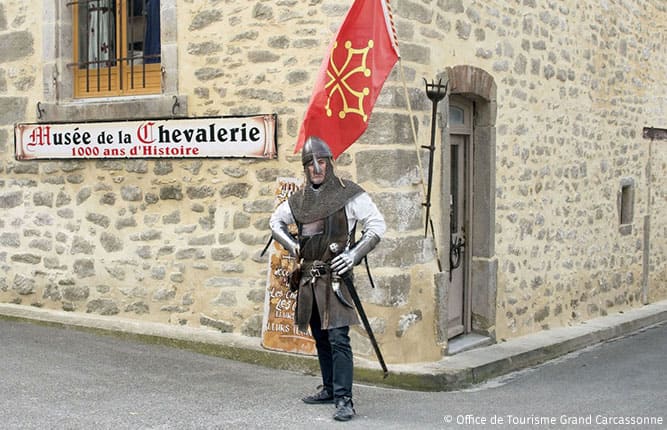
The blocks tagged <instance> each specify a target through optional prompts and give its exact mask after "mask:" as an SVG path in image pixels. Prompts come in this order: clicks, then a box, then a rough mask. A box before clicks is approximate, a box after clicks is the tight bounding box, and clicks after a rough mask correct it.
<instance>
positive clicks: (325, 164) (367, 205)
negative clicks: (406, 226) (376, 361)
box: [270, 136, 386, 421]
mask: <svg viewBox="0 0 667 430" xmlns="http://www.w3.org/2000/svg"><path fill="white" fill-rule="evenodd" d="M301 161H302V163H303V166H304V172H305V175H306V184H305V185H304V187H303V188H302V189H301V190H299V191H297V192H295V193H294V194H292V196H290V198H289V199H288V200H287V201H285V202H283V203H282V204H280V205H279V206H278V208H276V210H275V212H274V213H273V215H272V216H271V220H270V226H271V231H272V233H273V238H274V239H275V240H277V241H278V242H279V243H280V244H281V245H283V246H284V247H285V249H287V250H288V251H289V252H290V254H291V255H293V256H295V257H297V259H299V260H300V261H301V279H300V280H299V282H298V296H297V307H296V312H295V322H296V325H297V327H298V328H299V330H301V331H304V332H305V331H306V330H307V328H308V326H310V329H311V332H312V334H313V337H314V338H315V346H316V348H317V358H318V361H319V365H320V371H321V372H322V382H323V387H322V389H321V391H319V392H318V393H316V394H313V395H311V396H308V397H305V398H303V399H302V400H303V401H304V402H305V403H308V404H322V403H334V404H335V405H336V412H335V413H334V419H336V420H338V421H348V420H349V419H351V418H352V417H353V416H354V414H355V412H354V408H353V403H352V373H353V359H352V348H351V346H350V336H349V331H350V325H353V324H359V319H358V317H357V314H356V311H355V309H354V307H353V305H352V304H351V303H352V299H351V297H350V294H349V292H348V291H347V288H345V286H344V285H343V283H342V282H341V280H340V276H341V275H344V274H346V276H347V275H349V274H348V273H347V272H348V271H350V274H351V270H352V267H353V266H354V265H356V264H357V263H359V262H360V261H361V260H362V259H363V258H364V256H365V255H366V254H368V252H370V251H371V250H372V249H373V248H374V247H375V246H376V245H377V243H378V242H379V241H380V238H381V237H382V236H383V235H384V233H385V231H386V224H385V222H384V218H383V217H382V214H380V212H379V211H378V209H377V207H376V206H375V204H374V203H373V201H372V200H371V198H370V196H369V195H368V194H367V193H366V192H365V191H364V190H363V189H362V188H361V187H360V186H359V185H357V184H355V183H354V182H351V181H348V180H345V179H341V178H338V177H337V176H336V175H335V174H334V169H333V157H332V153H331V150H330V148H329V146H328V145H327V144H326V142H324V141H323V140H322V139H320V138H318V137H315V136H311V137H309V138H308V139H307V140H306V142H305V144H304V146H303V149H302V150H301ZM358 222H361V225H362V227H363V233H362V235H361V238H360V239H359V240H358V241H357V242H356V243H353V240H354V237H353V236H354V231H355V229H356V227H357V223H358ZM293 223H296V225H297V227H298V237H296V238H295V237H293V236H292V235H291V234H290V233H289V230H288V226H289V225H290V224H293Z"/></svg>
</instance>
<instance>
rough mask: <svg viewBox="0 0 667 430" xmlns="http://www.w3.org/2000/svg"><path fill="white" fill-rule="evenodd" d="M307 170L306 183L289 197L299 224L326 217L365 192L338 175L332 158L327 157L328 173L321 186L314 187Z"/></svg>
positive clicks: (293, 213) (291, 207)
mask: <svg viewBox="0 0 667 430" xmlns="http://www.w3.org/2000/svg"><path fill="white" fill-rule="evenodd" d="M305 171H306V184H305V185H304V187H303V188H302V189H301V190H299V191H297V192H295V193H294V194H292V195H291V196H290V198H289V206H290V209H291V210H292V215H293V216H294V219H295V220H296V221H297V223H299V224H307V223H311V222H314V221H317V220H320V219H324V218H326V217H328V216H329V215H331V214H333V213H334V212H336V211H338V210H340V209H342V208H343V207H345V204H346V203H347V202H348V201H349V200H350V199H351V198H352V197H354V196H356V195H357V194H361V193H363V192H364V189H363V188H361V187H360V186H359V185H357V184H355V183H354V182H352V181H348V180H346V179H340V178H339V177H338V176H336V175H335V174H334V169H333V163H332V162H331V159H330V158H327V168H326V174H325V176H324V181H322V184H320V186H319V187H317V188H315V187H313V184H312V182H311V181H310V175H309V174H308V168H306V169H305Z"/></svg>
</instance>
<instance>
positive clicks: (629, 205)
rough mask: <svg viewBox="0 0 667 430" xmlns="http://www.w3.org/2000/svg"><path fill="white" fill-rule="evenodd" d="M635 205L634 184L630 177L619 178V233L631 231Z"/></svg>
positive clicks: (624, 233)
mask: <svg viewBox="0 0 667 430" xmlns="http://www.w3.org/2000/svg"><path fill="white" fill-rule="evenodd" d="M634 206H635V184H634V180H632V179H623V180H621V189H620V191H619V192H618V215H619V223H620V228H619V231H620V232H621V234H623V235H626V234H630V233H631V232H632V222H633V218H634V209H635V208H634Z"/></svg>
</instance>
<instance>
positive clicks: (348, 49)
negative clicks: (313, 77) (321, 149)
mask: <svg viewBox="0 0 667 430" xmlns="http://www.w3.org/2000/svg"><path fill="white" fill-rule="evenodd" d="M388 2H389V0H355V1H354V4H353V5H352V7H351V8H350V10H349V12H348V13H347V16H346V17H345V20H344V21H343V24H342V25H341V26H340V29H338V33H337V34H336V39H334V41H333V42H332V44H331V47H330V50H329V55H328V56H327V57H326V58H325V59H324V61H323V62H322V66H321V67H320V72H319V75H318V78H317V81H316V82H315V88H314V89H313V95H312V97H311V99H310V104H309V105H308V110H307V111H306V114H305V117H304V120H303V124H301V130H300V131H299V138H298V140H297V143H296V147H295V148H294V152H295V153H296V152H299V150H300V149H301V147H302V146H303V144H304V142H305V141H306V139H307V138H308V137H309V136H318V137H320V138H321V139H324V141H326V142H327V143H328V144H329V147H330V148H331V151H332V152H333V155H334V158H337V157H338V156H339V155H340V154H341V153H342V152H343V151H345V150H346V149H347V148H348V147H349V146H350V145H352V144H353V143H354V141H355V140H357V139H358V138H359V136H361V134H362V133H363V132H364V131H365V130H366V128H367V127H368V120H369V119H370V115H371V111H372V110H373V105H375V100H376V99H377V97H378V95H379V94H380V90H381V89H382V85H383V84H384V81H385V80H386V79H387V76H388V75H389V72H391V69H392V68H393V67H394V64H396V61H398V58H399V54H398V42H397V38H396V31H395V29H394V24H393V20H392V17H391V11H390V9H389V5H388Z"/></svg>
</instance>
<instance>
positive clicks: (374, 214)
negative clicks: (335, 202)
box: [345, 193, 387, 238]
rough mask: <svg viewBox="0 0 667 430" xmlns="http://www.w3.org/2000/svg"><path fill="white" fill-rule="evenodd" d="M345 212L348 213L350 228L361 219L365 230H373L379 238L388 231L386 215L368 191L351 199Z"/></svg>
mask: <svg viewBox="0 0 667 430" xmlns="http://www.w3.org/2000/svg"><path fill="white" fill-rule="evenodd" d="M345 212H346V213H347V219H348V224H349V228H350V229H352V228H353V227H354V225H355V223H356V222H357V221H359V222H361V225H362V227H363V230H364V231H371V232H373V233H375V234H376V235H377V236H378V237H379V238H382V236H384V234H385V232H386V231H387V224H386V223H385V222H384V217H383V216H382V214H381V213H380V211H379V210H378V208H377V206H375V203H373V200H372V199H371V196H369V195H368V193H361V194H357V195H356V196H354V197H353V198H352V199H350V201H348V202H347V204H346V205H345Z"/></svg>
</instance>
